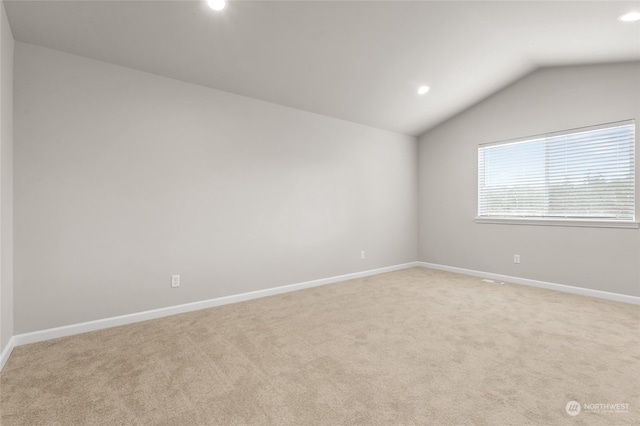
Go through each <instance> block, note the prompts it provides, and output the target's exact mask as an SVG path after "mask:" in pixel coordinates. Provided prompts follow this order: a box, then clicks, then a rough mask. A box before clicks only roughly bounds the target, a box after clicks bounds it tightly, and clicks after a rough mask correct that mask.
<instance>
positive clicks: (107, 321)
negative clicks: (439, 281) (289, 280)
mask: <svg viewBox="0 0 640 426" xmlns="http://www.w3.org/2000/svg"><path fill="white" fill-rule="evenodd" d="M418 263H419V262H410V263H403V264H400V265H393V266H387V267H384V268H378V269H371V270H368V271H362V272H355V273H352V274H346V275H338V276H335V277H330V278H323V279H319V280H313V281H306V282H302V283H297V284H290V285H284V286H281V287H274V288H267V289H264V290H257V291H251V292H248V293H241V294H235V295H232V296H224V297H217V298H215V299H208V300H202V301H199V302H193V303H186V304H183V305H176V306H168V307H166V308H160V309H154V310H151V311H144V312H136V313H133V314H128V315H121V316H117V317H111V318H104V319H99V320H95V321H88V322H83V323H79V324H72V325H66V326H63V327H56V328H50V329H47V330H40V331H34V332H31V333H24V334H17V335H15V336H13V337H12V340H13V342H14V345H15V346H20V345H26V344H29V343H36V342H41V341H44V340H50V339H56V338H58V337H65V336H71V335H74V334H80V333H86V332H88V331H95V330H101V329H104V328H110V327H116V326H119V325H125V324H132V323H135V322H140V321H146V320H150V319H155V318H161V317H166V316H169V315H175V314H181V313H184V312H191V311H197V310H200V309H206V308H212V307H214V306H220V305H227V304H230V303H236V302H242V301H245V300H251V299H257V298H259V297H266V296H273V295H275V294H281V293H288V292H290V291H296V290H302V289H305V288H311V287H317V286H321V285H325V284H332V283H336V282H340V281H346V280H352V279H355V278H362V277H367V276H370V275H377V274H381V273H384V272H391V271H397V270H400V269H406V268H411V267H415V266H419V264H418ZM9 353H10V351H9ZM3 354H4V352H3ZM8 357H9V355H8V354H7V358H8Z"/></svg>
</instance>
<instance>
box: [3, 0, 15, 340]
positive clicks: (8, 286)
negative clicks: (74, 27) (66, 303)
mask: <svg viewBox="0 0 640 426" xmlns="http://www.w3.org/2000/svg"><path fill="white" fill-rule="evenodd" d="M0 15H1V16H0V352H1V351H2V350H3V349H4V348H5V346H6V345H7V343H8V342H9V339H10V338H11V336H12V335H13V45H14V43H13V36H12V35H11V27H9V22H8V21H7V16H6V14H5V12H4V4H2V3H0Z"/></svg>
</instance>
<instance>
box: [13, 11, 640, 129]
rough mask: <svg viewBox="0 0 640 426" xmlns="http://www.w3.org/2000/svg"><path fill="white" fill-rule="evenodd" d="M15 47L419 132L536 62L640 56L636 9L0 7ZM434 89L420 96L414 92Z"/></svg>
mask: <svg viewBox="0 0 640 426" xmlns="http://www.w3.org/2000/svg"><path fill="white" fill-rule="evenodd" d="M5 8H6V10H7V14H8V16H9V21H10V24H11V27H12V30H13V34H14V37H15V39H16V40H18V41H22V42H26V43H32V44H37V45H41V46H45V47H49V48H53V49H58V50H62V51H65V52H69V53H73V54H77V55H82V56H87V57H90V58H94V59H98V60H102V61H106V62H111V63H114V64H118V65H122V66H126V67H130V68H135V69H139V70H143V71H147V72H151V73H154V74H159V75H164V76H167V77H172V78H176V79H179V80H184V81H188V82H193V83H197V84H201V85H203V86H208V87H213V88H216V89H220V90H225V91H229V92H233V93H237V94H241V95H246V96H250V97H253V98H257V99H262V100H265V101H269V102H274V103H277V104H282V105H287V106H290V107H293V108H298V109H302V110H306V111H312V112H316V113H319V114H324V115H328V116H331V117H336V118H340V119H343V120H348V121H353V122H356V123H361V124H365V125H369V126H374V127H379V128H382V129H387V130H391V131H396V132H400V133H406V134H411V135H418V134H420V133H422V132H424V131H425V130H427V129H429V128H430V127H433V126H434V125H435V124H437V123H439V122H441V121H443V120H445V119H447V118H448V117H451V116H452V115H454V114H456V113H458V112H460V111H462V110H463V109H465V108H467V107H469V106H470V105H472V104H473V103H475V102H477V101H479V100H481V99H482V98H484V97H486V96H488V95H490V94H491V93H493V92H495V91H496V90H498V89H499V88H501V87H504V86H505V85H507V84H509V83H511V82H513V81H514V80H516V79H518V78H520V77H522V76H523V75H525V74H527V73H529V72H531V71H532V70H534V69H535V68H537V67H540V66H549V65H567V64H582V63H601V62H616V61H632V60H640V23H621V22H619V21H618V20H617V18H618V16H619V15H621V14H622V13H625V12H627V11H630V10H638V11H640V2H639V1H621V2H617V1H599V2H598V1H587V2H582V1H537V2H522V1H511V2H506V1H496V2H486V1H469V2H459V1H448V2H444V1H443V2H436V1H411V2H405V1H376V2H374V1H351V2H347V1H319V2H310V1H281V2H277V1H233V0H232V1H231V2H230V4H229V5H228V7H227V9H226V10H224V11H223V12H214V11H212V10H210V9H208V8H207V7H206V4H205V3H204V1H137V2H134V1H51V0H50V1H24V0H22V1H6V0H5ZM421 84H426V85H429V86H431V92H429V93H428V94H427V95H425V96H422V97H420V96H418V95H417V94H416V90H417V88H418V86H419V85H421Z"/></svg>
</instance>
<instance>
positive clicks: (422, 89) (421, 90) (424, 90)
mask: <svg viewBox="0 0 640 426" xmlns="http://www.w3.org/2000/svg"><path fill="white" fill-rule="evenodd" d="M429 90H431V88H430V87H429V86H420V87H418V95H424V94H425V93H427V92H428V91H429Z"/></svg>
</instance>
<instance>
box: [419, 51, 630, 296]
mask: <svg viewBox="0 0 640 426" xmlns="http://www.w3.org/2000/svg"><path fill="white" fill-rule="evenodd" d="M639 76H640V64H638V63H626V64H612V65H594V66H576V67H559V68H547V69H542V70H539V71H537V72H534V73H533V74H530V75H529V76H527V77H525V78H524V79H522V80H520V81H518V82H517V83H515V84H513V85H511V86H509V87H507V88H506V89H504V90H502V91H500V92H498V93H497V94H495V95H493V96H491V97H490V98H488V99H486V100H484V101H483V102H481V103H479V104H477V105H475V106H474V107H472V108H470V109H468V110H466V111H465V112H463V113H461V114H459V115H457V116H456V117H454V118H452V119H450V120H448V121H446V122H445V123H443V124H441V125H440V126H438V127H436V128H434V129H432V130H431V131H429V132H428V133H426V134H424V135H423V136H422V137H420V138H419V144H418V170H419V172H418V173H419V183H418V186H419V221H418V223H419V225H418V226H419V246H418V252H419V258H420V260H422V261H425V262H430V263H436V264H441V265H447V266H455V267H460V268H467V269H473V270H477V271H483V272H491V273H496V274H505V275H510V276H515V277H520V278H528V279H534V280H540V281H547V282H553V283H558V284H565V285H571V286H578V287H584V288H589V289H596V290H602V291H608V292H614V293H621V294H626V295H633V296H638V295H640V232H639V231H638V229H605V228H576V227H556V226H523V225H497V224H476V223H475V222H474V218H475V216H476V213H477V146H478V144H481V143H485V142H493V141H500V140H505V139H510V138H516V137H522V136H528V135H535V134H540V133H545V132H551V131H556V130H564V129H571V128H575V127H581V126H588V125H593V124H600V123H607V122H612V121H618V120H624V119H630V118H635V119H636V120H638V122H640V77H639ZM638 139H639V138H638V136H637V135H636V152H637V153H640V149H638V148H637V146H638V145H637V144H638ZM636 164H637V162H636ZM638 176H640V171H639V172H637V177H638ZM636 186H637V187H638V188H639V189H640V183H637V184H636ZM637 216H640V215H638V214H637ZM514 254H520V255H521V261H522V263H521V264H519V265H516V264H514V263H513V255H514Z"/></svg>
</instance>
